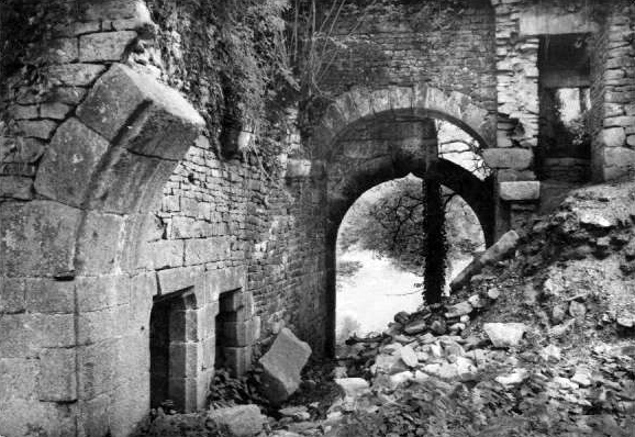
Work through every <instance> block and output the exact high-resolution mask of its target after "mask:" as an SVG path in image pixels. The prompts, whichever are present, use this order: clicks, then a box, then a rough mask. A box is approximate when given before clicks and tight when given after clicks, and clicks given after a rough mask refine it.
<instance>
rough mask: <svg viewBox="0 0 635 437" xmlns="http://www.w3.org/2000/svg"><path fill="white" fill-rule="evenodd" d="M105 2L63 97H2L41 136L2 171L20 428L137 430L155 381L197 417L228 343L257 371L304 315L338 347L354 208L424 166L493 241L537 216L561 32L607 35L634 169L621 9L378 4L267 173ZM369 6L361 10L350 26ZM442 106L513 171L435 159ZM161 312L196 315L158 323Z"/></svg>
mask: <svg viewBox="0 0 635 437" xmlns="http://www.w3.org/2000/svg"><path fill="white" fill-rule="evenodd" d="M86 3H87V7H86V8H82V10H81V14H80V16H79V17H78V19H77V21H76V22H73V23H68V24H67V25H64V26H62V27H63V29H61V34H60V35H59V37H58V38H56V40H55V41H52V42H51V44H52V45H51V48H52V49H53V48H54V49H55V50H54V51H53V52H52V53H53V54H54V55H55V56H52V57H51V65H50V66H48V68H47V69H46V70H44V71H46V72H47V74H48V76H47V77H48V79H50V80H51V81H52V82H53V83H55V84H56V85H58V87H56V89H55V92H54V93H53V95H52V96H48V97H46V98H44V97H43V96H42V95H41V94H38V93H36V92H31V91H33V90H30V89H25V90H23V91H27V92H24V93H17V94H16V95H15V96H2V101H3V104H6V107H7V108H8V109H7V110H8V111H9V112H10V113H11V114H12V115H13V118H14V119H15V120H16V121H17V122H18V125H19V126H20V127H21V128H22V132H21V134H20V135H19V137H18V138H17V139H18V140H19V141H18V142H17V143H16V144H18V145H19V147H18V148H16V149H15V150H12V151H8V153H5V150H4V149H3V150H2V155H1V156H2V162H1V164H2V165H1V166H0V332H2V333H3V335H2V337H0V387H2V390H0V411H2V415H0V434H2V435H6V436H7V437H14V436H20V437H21V436H25V435H28V433H29V432H30V430H33V429H38V430H41V432H42V433H45V434H46V435H49V436H105V435H107V434H108V433H110V434H111V435H112V436H114V437H120V436H126V435H127V434H128V433H129V432H130V430H131V429H132V428H133V427H134V425H135V424H136V423H138V422H139V421H140V420H141V419H142V418H143V417H144V416H145V415H146V414H147V413H148V411H149V408H150V406H151V403H152V402H153V396H154V400H160V399H159V398H160V396H159V395H157V389H156V388H155V387H154V386H155V385H156V384H157V382H156V381H160V382H161V383H162V384H164V385H166V386H167V390H168V392H170V393H171V394H178V397H179V399H178V402H179V405H180V406H181V407H182V408H183V409H185V410H195V409H197V408H199V407H202V406H203V405H204V400H205V396H206V392H207V390H208V387H209V383H210V381H211V378H212V375H213V369H214V366H215V365H216V364H218V361H221V357H216V351H217V350H222V360H223V361H224V363H225V365H227V366H228V367H229V368H230V369H231V370H232V371H233V372H234V373H235V374H242V373H244V372H245V371H246V370H247V369H248V368H249V366H250V365H251V363H252V359H253V358H257V357H258V356H259V355H260V354H261V353H262V352H264V348H266V345H267V344H268V340H269V339H270V338H271V337H272V336H273V335H274V334H275V333H277V332H279V331H280V329H281V328H283V327H285V326H287V327H291V328H292V329H293V332H294V333H295V334H296V335H297V336H298V337H299V338H301V339H302V340H304V341H307V342H308V343H310V344H311V347H312V349H313V351H314V353H315V354H316V355H320V354H324V353H325V352H327V351H328V348H329V346H332V339H333V334H334V311H335V304H336V302H335V300H334V293H333V292H334V290H335V270H334V266H335V242H336V235H337V229H338V225H339V221H340V220H341V218H342V217H343V215H344V214H345V213H346V210H347V208H348V207H349V206H350V205H351V204H352V203H353V202H354V201H355V200H356V199H357V198H358V197H359V195H360V194H361V193H362V192H363V191H365V190H366V189H368V188H370V187H372V186H374V185H376V184H378V183H380V182H383V181H386V180H389V179H393V178H396V177H401V176H404V175H406V174H408V173H409V172H413V173H415V174H418V175H420V176H427V177H434V178H437V179H440V180H441V181H442V182H444V183H445V184H447V185H448V186H449V187H450V188H452V189H454V190H455V191H457V192H459V193H460V194H461V195H462V196H463V197H464V198H465V199H466V200H467V201H468V203H469V204H470V205H471V206H472V208H473V209H474V210H475V211H476V213H477V215H478V216H479V219H480V220H481V223H482V224H483V226H484V228H486V229H484V230H485V234H486V236H487V238H488V241H490V242H491V241H492V240H493V239H494V237H495V234H496V233H498V234H500V233H502V231H504V230H506V229H507V227H508V226H510V225H513V224H514V223H521V222H522V221H523V218H524V217H526V216H527V215H528V214H530V213H531V212H532V211H533V208H534V203H535V202H536V201H537V200H538V197H539V193H540V192H541V190H540V182H539V181H537V180H536V179H537V176H536V174H537V173H536V171H535V170H536V169H535V164H536V161H537V159H538V158H537V157H536V155H535V154H534V150H535V148H536V147H537V146H539V144H538V131H539V123H538V114H539V111H538V106H539V100H538V99H539V95H538V83H539V75H540V72H539V71H538V66H537V60H538V48H539V41H540V38H541V37H542V36H544V35H552V34H555V33H558V32H574V33H578V32H583V33H588V34H590V38H591V39H590V41H591V42H590V43H589V47H591V51H592V54H591V55H592V56H591V61H592V66H591V76H592V77H591V82H592V84H591V88H592V90H591V97H592V100H593V111H592V117H593V128H594V131H593V132H592V133H593V137H594V143H593V156H592V164H593V170H594V174H595V177H596V179H611V178H617V177H624V176H625V175H628V174H629V173H628V172H629V169H630V168H632V166H633V165H634V163H635V127H634V126H633V122H634V120H635V104H634V100H635V98H634V96H633V87H634V86H635V82H634V81H635V76H634V75H633V73H632V72H633V67H635V65H634V62H633V59H634V56H633V45H632V41H630V40H629V38H631V37H632V35H633V33H634V30H635V29H634V25H635V24H634V23H635V20H634V17H633V12H632V9H627V8H626V5H625V4H622V3H620V2H618V1H617V0H615V1H611V2H602V5H603V9H604V11H605V14H603V15H598V16H597V17H592V19H591V18H589V15H588V14H586V13H585V12H584V9H580V5H578V4H577V2H575V1H572V2H571V7H572V11H564V12H563V11H562V10H559V9H558V8H557V7H556V6H549V5H547V6H545V3H544V2H542V3H541V4H540V7H537V6H535V2H532V1H529V0H505V1H499V0H493V1H492V2H491V3H490V2H488V1H478V2H470V6H469V7H467V8H466V10H465V12H464V13H463V14H461V15H460V16H458V17H457V18H456V22H455V23H451V25H449V26H447V27H443V26H441V27H440V28H437V27H434V26H432V25H431V23H428V22H427V21H426V22H423V21H422V22H417V21H416V20H413V19H412V18H411V17H410V15H409V12H412V11H411V10H409V9H408V8H406V9H404V10H402V11H401V12H400V13H401V16H397V17H393V18H390V19H386V17H371V19H369V20H368V21H367V22H366V23H365V24H364V25H363V26H361V27H359V28H358V30H357V33H358V35H357V36H358V37H359V38H358V40H357V42H356V43H355V44H354V45H353V46H351V47H352V48H351V50H349V51H346V54H345V56H343V57H342V58H341V59H339V60H338V61H337V62H335V63H334V64H333V66H332V68H331V70H330V71H329V72H328V73H327V74H326V75H325V77H324V91H325V92H328V93H330V95H331V96H332V97H333V100H332V101H331V102H330V104H328V105H325V107H324V109H323V110H322V111H321V113H320V114H319V117H316V118H315V119H314V120H312V126H311V129H309V130H308V132H306V133H305V134H306V135H305V136H304V137H303V138H302V139H300V136H299V133H298V132H297V131H295V130H293V129H290V132H288V133H287V137H285V138H282V139H281V140H280V141H281V142H282V143H283V146H284V147H282V149H283V152H282V154H281V155H280V156H279V157H278V158H277V159H278V161H277V162H275V164H276V165H279V164H283V167H284V168H277V167H276V165H272V167H273V170H271V169H270V168H267V170H268V171H269V173H268V174H265V172H263V171H262V165H261V163H260V162H258V160H257V159H255V158H254V157H247V158H245V159H233V158H232V159H227V158H223V157H222V156H220V155H219V153H218V152H217V151H216V150H215V149H214V147H213V146H212V145H211V143H210V140H209V138H207V137H206V136H205V135H203V134H202V131H201V127H202V126H203V120H202V119H201V117H200V116H199V115H198V114H197V111H196V110H195V109H194V108H193V107H192V106H191V105H190V103H188V101H189V100H190V99H189V97H188V96H187V95H185V96H183V95H180V94H179V93H177V92H176V91H175V90H174V89H171V88H170V87H168V86H166V85H165V84H161V83H159V82H158V81H157V80H156V77H161V74H158V73H157V69H160V68H162V67H161V66H160V65H159V66H154V67H148V66H147V65H138V64H135V63H134V62H133V58H131V57H130V54H131V53H133V52H135V51H139V50H141V49H143V44H142V42H143V38H148V37H149V35H152V28H153V24H152V22H151V17H150V13H149V11H148V10H147V8H146V5H145V2H143V1H139V0H108V1H91V2H86ZM408 3H413V2H408ZM414 3H417V2H414ZM414 3H413V4H414ZM411 6H412V5H411ZM413 7H414V6H413ZM355 18H356V17H353V16H346V14H344V16H343V21H342V23H341V25H342V28H341V29H338V30H337V32H340V33H341V34H342V35H343V34H344V33H345V31H346V29H347V28H348V27H347V26H348V24H350V22H351V20H352V21H354V20H355ZM596 18H597V19H596ZM430 21H431V22H433V21H434V20H432V19H431V20H430ZM347 23H348V24H347ZM337 32H336V33H337ZM58 49H59V51H56V50H58ZM140 64H143V62H140ZM157 64H158V63H157ZM360 72H363V73H364V74H363V75H362V74H360ZM162 73H165V74H168V73H167V72H162ZM434 118H439V119H444V120H448V121H451V122H453V123H455V124H456V125H458V126H460V127H461V128H463V129H464V130H465V131H467V132H468V133H470V134H471V135H472V136H473V137H474V138H475V139H476V140H477V143H478V150H477V151H476V152H475V153H479V154H481V155H482V157H483V159H484V160H485V162H486V163H487V164H488V165H489V167H491V168H492V170H493V171H494V174H495V178H496V179H497V180H496V181H492V180H486V181H483V180H481V179H479V178H477V177H476V176H474V175H473V174H472V173H470V172H469V171H467V170H466V169H465V168H462V167H460V166H458V165H456V164H453V163H451V162H448V161H446V160H441V161H440V162H437V163H435V164H434V165H429V164H430V160H429V158H430V157H429V154H428V151H429V150H432V149H434V147H435V145H436V138H435V136H434V133H432V134H431V135H429V134H430V131H429V129H427V128H426V125H429V124H430V123H431V120H432V119H434ZM426 132H427V133H426ZM3 144H4V143H3ZM287 152H289V153H288V156H287ZM267 164H272V163H271V162H270V163H267ZM573 165H577V164H576V162H573V161H566V160H561V161H559V162H558V163H555V164H554V165H553V168H558V169H559V170H558V171H563V172H564V171H567V169H570V168H571V166H573ZM495 182H498V183H495ZM166 302H167V303H166ZM157 311H159V313H160V311H164V312H163V313H161V314H168V316H169V317H170V318H172V319H171V320H174V321H175V326H177V328H175V329H174V330H169V329H167V330H166V328H165V326H162V325H161V324H160V323H156V322H155V323H154V325H153V323H151V320H152V315H153V314H157ZM217 318H218V320H219V323H220V326H221V328H220V329H219V330H217V329H216V321H217ZM155 320H156V318H155ZM153 329H155V330H159V331H160V330H161V329H164V330H166V332H163V334H164V335H165V336H166V338H167V339H168V340H169V343H170V345H171V347H172V349H174V351H175V352H174V355H173V357H172V358H173V360H172V362H173V369H172V370H173V372H174V375H175V376H174V377H173V378H171V379H172V380H171V381H167V382H166V377H165V374H164V373H161V372H162V371H161V369H157V368H156V367H157V362H159V361H161V359H165V356H161V351H160V349H161V348H160V347H156V345H154V346H155V348H154V349H153V348H152V345H151V341H152V340H151V336H150V331H151V330H153ZM155 337H156V336H155ZM157 350H158V352H157ZM157 354H158V355H157ZM168 361H169V360H168ZM153 362H154V366H155V368H154V371H153V372H151V371H150V370H148V369H150V368H151V366H153V364H152V363H153ZM158 367H160V366H158ZM153 376H154V381H155V382H154V383H153V382H152V380H153ZM167 379H170V378H167ZM159 385H161V384H159ZM164 388H165V387H164ZM159 391H160V390H159Z"/></svg>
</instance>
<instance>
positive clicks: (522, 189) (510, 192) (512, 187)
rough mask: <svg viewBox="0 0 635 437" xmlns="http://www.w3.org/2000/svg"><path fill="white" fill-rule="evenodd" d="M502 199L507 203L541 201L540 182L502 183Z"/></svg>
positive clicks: (500, 186)
mask: <svg viewBox="0 0 635 437" xmlns="http://www.w3.org/2000/svg"><path fill="white" fill-rule="evenodd" d="M499 188H500V189H499V192H500V197H501V199H503V200H506V201H527V200H538V199H540V182H538V181H516V182H501V183H500V185H499Z"/></svg>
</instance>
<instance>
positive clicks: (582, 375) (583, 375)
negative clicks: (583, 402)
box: [571, 369, 591, 388]
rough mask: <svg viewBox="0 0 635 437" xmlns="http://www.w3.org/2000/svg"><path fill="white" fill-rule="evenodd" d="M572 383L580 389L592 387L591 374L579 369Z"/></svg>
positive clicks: (572, 378)
mask: <svg viewBox="0 0 635 437" xmlns="http://www.w3.org/2000/svg"><path fill="white" fill-rule="evenodd" d="M571 381H573V382H574V383H576V384H578V385H579V386H580V387H585V388H586V387H590V386H591V372H589V370H588V369H578V370H576V372H575V374H574V375H573V376H572V377H571Z"/></svg>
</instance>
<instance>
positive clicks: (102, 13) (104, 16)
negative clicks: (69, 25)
mask: <svg viewBox="0 0 635 437" xmlns="http://www.w3.org/2000/svg"><path fill="white" fill-rule="evenodd" d="M142 3H143V2H141V1H139V0H100V1H98V2H91V3H89V4H88V5H87V6H86V7H85V8H82V10H81V14H82V15H81V19H82V21H89V22H90V21H101V20H120V19H124V18H134V17H136V16H137V14H138V13H139V7H140V6H141V5H142Z"/></svg>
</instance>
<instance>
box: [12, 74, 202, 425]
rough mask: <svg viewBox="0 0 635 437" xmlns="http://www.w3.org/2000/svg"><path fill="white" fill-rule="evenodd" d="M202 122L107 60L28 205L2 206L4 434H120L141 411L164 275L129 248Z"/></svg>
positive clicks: (173, 97) (49, 154)
mask: <svg viewBox="0 0 635 437" xmlns="http://www.w3.org/2000/svg"><path fill="white" fill-rule="evenodd" d="M203 124H204V122H203V119H202V118H201V117H200V115H199V114H198V113H197V112H196V110H195V109H194V108H193V107H192V106H191V105H190V104H189V103H188V102H187V101H186V100H185V99H184V98H183V97H182V96H181V95H180V94H178V93H177V92H176V91H174V90H172V89H170V88H168V87H166V86H164V85H162V84H160V83H158V82H157V81H156V80H155V79H154V78H153V77H151V76H148V75H145V74H143V73H139V72H137V71H135V70H133V69H131V68H129V67H127V66H125V65H122V64H113V65H112V66H111V67H110V68H109V69H108V70H107V71H106V72H105V73H104V74H103V75H101V77H99V78H98V79H97V80H96V82H95V84H94V85H93V86H92V88H91V89H90V91H89V92H88V95H87V97H86V98H85V99H84V101H83V102H82V103H81V104H80V105H79V106H78V107H77V108H76V109H75V110H74V111H73V112H72V113H71V115H70V116H69V117H67V118H66V119H65V120H64V121H63V122H62V123H61V125H60V126H59V127H58V128H57V129H56V131H55V133H54V135H53V137H52V139H51V141H50V143H49V144H48V147H47V149H46V151H45V152H44V155H43V157H42V159H41V161H40V163H39V165H38V167H37V168H36V170H35V177H34V179H35V183H34V190H35V198H34V200H31V201H28V202H20V201H5V202H3V203H0V276H1V285H2V290H1V294H0V295H1V297H2V300H3V301H6V300H7V299H9V298H10V296H12V295H14V293H16V292H19V293H20V294H21V295H22V298H21V301H20V302H16V303H15V307H14V308H12V309H10V310H9V311H6V308H3V312H4V313H5V314H4V315H3V317H2V320H1V321H0V325H1V326H2V332H3V337H5V339H6V340H5V342H8V343H6V344H5V342H3V341H1V340H0V350H2V352H0V358H9V360H5V361H3V368H2V371H1V372H0V373H2V374H3V377H4V378H8V379H6V380H5V382H7V381H9V382H7V383H6V384H5V383H4V382H3V383H2V385H3V387H5V388H6V390H3V391H4V393H0V404H1V405H3V412H4V413H5V414H4V415H3V418H0V423H2V428H3V429H4V430H9V433H14V434H16V435H17V434H19V435H22V431H21V430H22V429H23V427H29V426H30V427H34V429H41V430H43V431H47V430H49V431H50V432H51V433H52V434H51V435H53V434H54V435H58V434H59V435H95V436H97V435H105V434H106V433H111V434H112V435H115V436H120V435H125V434H127V433H128V432H129V431H130V430H131V428H132V427H133V426H134V425H135V424H136V423H137V422H138V421H139V420H141V419H142V418H143V417H144V415H145V414H146V413H147V411H148V408H149V377H148V375H149V350H148V349H149V347H148V332H147V331H148V330H149V327H148V325H149V315H150V308H151V305H152V296H153V294H154V293H155V292H156V289H157V284H156V274H155V273H154V272H147V273H144V272H139V271H135V266H134V262H133V261H132V260H133V259H134V255H132V256H131V254H134V253H135V252H136V247H137V246H138V244H139V241H140V240H141V238H142V235H143V233H144V232H145V229H144V228H145V227H146V226H145V224H146V223H147V217H148V213H150V212H151V211H152V210H153V208H154V207H156V204H157V200H159V199H160V196H161V192H162V188H163V185H164V184H165V182H166V181H167V180H168V178H169V176H170V175H171V174H172V172H173V171H174V169H175V168H176V166H177V164H178V162H179V160H180V159H181V158H182V156H183V155H184V154H185V153H186V151H187V150H188V148H189V147H190V146H191V144H192V143H193V142H194V140H195V139H196V138H197V137H198V136H199V134H200V130H201V128H202V126H203ZM7 313H8V314H7ZM16 381H17V382H16ZM20 381H33V383H29V384H26V385H24V386H23V387H19V385H18V383H19V382H20ZM32 384H35V385H34V386H33V387H31V385H32ZM5 395H7V396H9V399H11V402H8V401H7V399H4V396H5ZM146 401H147V402H146ZM12 430H13V431H15V432H13V431H12ZM47 432H48V431H47ZM56 433H57V434H56Z"/></svg>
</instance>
